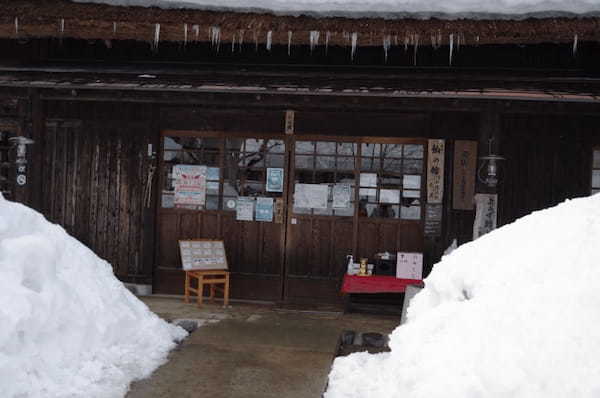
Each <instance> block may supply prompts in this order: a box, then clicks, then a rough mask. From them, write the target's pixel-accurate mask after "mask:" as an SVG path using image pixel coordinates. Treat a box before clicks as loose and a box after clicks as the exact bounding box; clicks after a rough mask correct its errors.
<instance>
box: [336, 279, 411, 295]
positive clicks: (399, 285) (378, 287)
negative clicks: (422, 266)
mask: <svg viewBox="0 0 600 398" xmlns="http://www.w3.org/2000/svg"><path fill="white" fill-rule="evenodd" d="M408 285H419V286H423V281H422V280H420V279H398V278H396V277H395V276H381V275H374V276H356V275H348V274H345V275H344V280H343V282H342V289H341V292H342V294H347V293H404V292H405V291H406V286H408Z"/></svg>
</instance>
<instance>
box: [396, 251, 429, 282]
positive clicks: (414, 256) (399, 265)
mask: <svg viewBox="0 0 600 398" xmlns="http://www.w3.org/2000/svg"><path fill="white" fill-rule="evenodd" d="M396 278H400V279H423V253H404V252H398V256H397V258H396Z"/></svg>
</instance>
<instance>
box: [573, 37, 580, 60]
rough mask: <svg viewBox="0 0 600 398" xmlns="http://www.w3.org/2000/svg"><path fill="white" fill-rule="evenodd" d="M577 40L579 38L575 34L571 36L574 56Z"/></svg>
mask: <svg viewBox="0 0 600 398" xmlns="http://www.w3.org/2000/svg"><path fill="white" fill-rule="evenodd" d="M578 41H579V38H578V37H577V35H575V36H573V56H575V55H576V54H577V43H578Z"/></svg>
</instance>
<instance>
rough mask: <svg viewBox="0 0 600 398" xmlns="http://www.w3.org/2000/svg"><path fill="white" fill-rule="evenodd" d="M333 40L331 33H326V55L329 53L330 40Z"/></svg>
mask: <svg viewBox="0 0 600 398" xmlns="http://www.w3.org/2000/svg"><path fill="white" fill-rule="evenodd" d="M330 38H331V32H330V31H327V33H325V55H327V53H328V52H329V39H330Z"/></svg>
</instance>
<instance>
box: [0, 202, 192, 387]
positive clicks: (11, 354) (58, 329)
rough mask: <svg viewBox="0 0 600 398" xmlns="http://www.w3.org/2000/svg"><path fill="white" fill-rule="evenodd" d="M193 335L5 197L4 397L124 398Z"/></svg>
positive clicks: (1, 206) (0, 248)
mask: <svg viewBox="0 0 600 398" xmlns="http://www.w3.org/2000/svg"><path fill="white" fill-rule="evenodd" d="M185 335H186V332H185V331H184V330H183V329H181V328H179V327H176V326H173V325H170V324H168V323H166V322H165V321H163V320H161V319H160V318H158V317H157V316H156V315H155V314H153V313H152V312H150V310H149V309H148V308H147V307H146V305H145V304H143V303H142V302H141V301H139V300H138V299H137V298H136V297H135V296H133V295H132V294H131V293H130V292H129V291H128V290H127V289H126V288H125V287H124V286H123V284H122V283H121V282H119V281H118V280H117V279H116V278H115V277H114V276H113V271H112V267H111V266H110V264H108V263H107V262H106V261H104V260H102V259H100V258H98V257H97V256H96V255H95V254H94V253H93V252H92V251H91V250H89V249H88V248H87V247H85V246H84V245H82V244H81V243H80V242H78V241H77V240H75V239H74V238H72V237H70V236H69V235H68V234H67V233H66V232H65V231H64V230H63V229H62V228H61V227H60V226H58V225H55V224H51V223H49V222H48V221H46V219H45V218H44V217H43V216H42V215H40V214H39V213H37V212H35V211H33V210H31V209H29V208H27V207H25V206H23V205H20V204H17V203H12V202H9V201H7V200H5V199H4V198H2V196H1V195H0V397H2V398H38V397H39V398H58V397H61V398H62V397H86V398H87V397H122V396H124V394H125V393H126V392H127V389H128V386H129V384H130V383H131V381H133V380H135V379H139V378H144V377H146V376H148V375H150V373H152V371H153V370H154V369H155V368H157V367H158V366H159V365H161V364H162V363H163V362H164V361H165V360H166V357H167V354H168V352H169V350H171V349H172V348H173V347H174V346H175V341H177V340H181V339H182V338H184V337H185Z"/></svg>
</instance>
